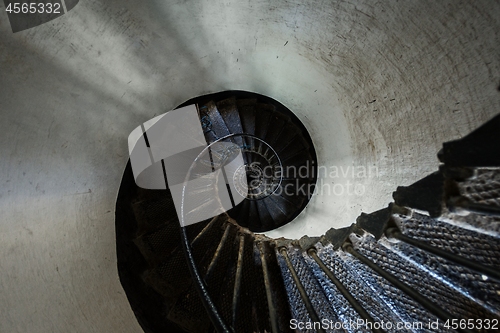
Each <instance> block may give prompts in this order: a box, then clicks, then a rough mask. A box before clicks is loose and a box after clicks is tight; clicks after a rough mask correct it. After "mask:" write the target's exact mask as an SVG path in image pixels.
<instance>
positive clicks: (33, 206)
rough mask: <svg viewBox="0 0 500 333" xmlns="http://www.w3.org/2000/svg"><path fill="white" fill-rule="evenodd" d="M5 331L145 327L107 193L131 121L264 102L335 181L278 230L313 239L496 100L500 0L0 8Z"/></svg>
mask: <svg viewBox="0 0 500 333" xmlns="http://www.w3.org/2000/svg"><path fill="white" fill-rule="evenodd" d="M0 10H1V13H0V36H1V37H0V83H1V86H2V89H1V90H0V110H1V111H0V112H1V115H2V121H1V122H0V133H1V135H0V138H1V141H0V184H1V186H0V212H1V219H0V249H1V250H0V253H1V255H0V290H1V297H0V332H68V331H71V332H139V331H140V328H139V326H138V324H137V323H136V321H135V318H134V316H133V314H132V312H131V310H130V308H129V306H128V303H127V300H126V298H125V296H124V293H123V291H122V289H121V287H120V284H119V281H118V276H117V272H116V262H115V241H114V214H113V213H114V203H115V199H116V193H117V190H118V186H119V182H120V177H121V175H122V171H123V168H124V166H125V163H126V161H127V146H126V143H127V136H128V134H129V132H130V131H131V130H132V129H133V128H135V127H136V126H137V125H138V124H140V123H142V122H143V121H146V120H148V119H150V118H151V117H153V116H154V115H158V114H160V113H163V112H165V111H167V110H169V109H171V108H173V107H175V106H176V105H178V104H180V103H181V102H183V101H185V100H187V99H189V98H191V97H193V96H196V95H200V94H204V93H209V92H214V91H219V90H225V89H244V90H251V91H255V92H259V93H262V94H266V95H269V96H272V97H274V98H276V99H278V100H279V101H281V102H282V103H284V104H285V105H287V106H288V107H289V108H290V109H292V110H293V111H294V112H296V114H297V115H298V117H299V118H300V119H301V120H302V121H303V122H304V124H305V125H306V127H307V128H308V129H309V131H310V134H311V136H312V138H313V141H314V142H315V144H316V149H317V152H318V158H319V162H320V164H322V165H327V166H337V167H340V166H343V167H345V168H347V167H348V166H351V167H352V166H354V167H357V166H365V167H368V166H373V165H375V166H377V168H378V177H372V178H356V177H355V179H350V178H349V176H348V177H345V178H343V177H340V178H332V179H325V180H324V181H325V182H336V183H340V184H342V183H345V182H346V181H348V180H351V181H353V182H358V183H360V184H362V185H364V186H365V190H366V191H365V194H364V195H363V196H360V197H358V196H355V195H351V196H349V195H343V196H336V195H330V196H325V195H323V196H317V197H315V198H314V199H313V200H312V201H311V203H310V205H309V206H308V208H307V209H306V211H305V212H304V214H302V215H301V216H299V218H297V220H296V221H294V222H293V223H292V225H291V226H289V227H287V228H285V230H281V231H279V232H274V233H271V234H272V235H274V236H276V235H285V236H289V237H297V236H300V235H302V234H304V233H307V234H309V235H318V234H321V233H323V232H324V231H325V230H326V229H328V228H329V227H332V226H337V227H338V226H344V225H349V224H351V223H352V222H354V219H355V217H356V216H357V215H358V214H359V213H360V212H361V211H365V212H370V211H373V210H376V209H379V208H382V207H384V206H385V205H386V204H387V203H388V202H390V201H391V192H392V191H393V190H394V189H395V187H396V186H397V185H408V184H410V183H412V182H414V181H415V180H417V179H419V178H421V177H423V176H424V175H426V174H427V173H430V172H432V171H434V170H435V169H436V167H437V165H438V163H437V159H436V157H435V155H436V152H437V151H438V150H439V147H440V145H441V142H443V141H446V140H450V139H455V138H459V137H461V136H462V135H465V134H466V133H468V132H469V131H470V130H472V129H474V128H475V127H477V126H478V125H480V124H481V123H483V122H484V121H486V120H488V119H489V118H491V117H492V116H493V115H494V114H495V113H496V112H498V111H500V108H499V106H500V92H499V91H498V89H499V85H500V57H499V54H500V37H499V32H500V21H499V18H500V3H499V2H498V1H491V0H484V1H469V2H458V1H439V2H435V1H399V2H395V1H386V2H377V3H375V2H373V1H352V2H339V1H298V2H296V1H273V2H271V3H270V2H269V1H240V2H229V1H220V0H213V1H199V2H194V1H178V2H175V1H160V0H155V1H126V0H120V1H118V0H109V1H95V0H88V1H85V0H81V1H80V3H79V4H78V6H77V7H76V8H75V9H73V10H72V11H70V12H69V13H68V14H66V15H64V16H62V17H60V18H58V19H56V20H54V21H51V22H50V23H46V24H44V25H42V26H39V27H37V28H34V29H31V30H27V31H23V32H20V33H17V34H12V33H11V32H10V28H9V26H8V21H7V16H6V14H5V10H4V8H3V4H0Z"/></svg>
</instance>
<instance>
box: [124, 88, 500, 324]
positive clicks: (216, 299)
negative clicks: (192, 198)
mask: <svg viewBox="0 0 500 333" xmlns="http://www.w3.org/2000/svg"><path fill="white" fill-rule="evenodd" d="M263 99H266V102H267V103H264V101H263ZM192 103H198V109H199V117H200V121H201V123H202V126H203V129H204V132H205V138H206V140H207V144H210V143H211V142H214V141H216V140H217V139H219V138H221V137H226V136H228V135H231V134H249V135H251V136H234V137H232V139H233V140H235V143H236V144H238V145H239V146H240V147H241V149H242V151H243V153H244V155H245V162H246V165H247V166H248V165H251V164H252V163H256V162H260V163H258V165H263V164H265V163H267V161H268V160H269V159H271V160H272V159H273V158H274V159H276V161H275V163H277V161H280V163H282V164H283V169H286V167H287V166H289V165H294V166H296V167H300V166H303V165H305V166H309V167H310V166H312V165H314V163H312V162H313V161H314V159H313V157H312V156H315V153H314V149H312V146H311V144H312V143H311V141H310V139H308V138H309V136H308V135H307V132H305V129H304V128H300V123H298V120H297V119H295V118H294V117H293V115H291V114H289V116H291V117H292V119H293V120H292V119H290V118H289V117H287V116H285V115H286V114H287V112H288V111H287V112H285V111H286V109H285V108H284V107H283V106H282V105H279V103H276V102H273V101H272V100H271V99H269V98H264V97H263V96H258V95H256V94H252V93H245V92H232V91H230V92H224V93H219V94H213V95H210V96H202V97H199V98H197V99H195V100H190V101H188V102H186V103H185V104H186V105H188V104H192ZM277 109H281V111H277ZM278 112H280V113H279V114H278ZM272 118H275V119H274V120H272V121H270V119H272ZM498 129H500V116H497V117H495V118H494V119H492V120H491V121H490V122H488V123H487V124H485V125H484V126H482V127H481V128H480V129H478V130H476V131H474V132H473V133H471V134H470V135H468V136H466V137H465V138H463V139H462V140H459V141H455V142H449V143H445V144H444V146H443V149H442V150H441V151H440V153H439V156H440V159H441V162H442V163H443V164H442V165H441V166H440V169H439V171H436V172H434V173H432V174H430V175H429V176H427V177H425V178H423V179H422V180H420V181H418V182H416V183H414V184H413V185H411V186H408V187H399V188H398V189H397V191H396V192H394V195H393V197H394V200H395V202H394V203H391V204H390V205H389V207H387V208H383V209H381V210H379V211H376V212H374V213H371V214H362V215H360V216H359V217H358V219H357V221H356V223H354V224H352V225H351V226H349V227H345V228H340V229H330V230H328V231H327V232H326V233H325V234H324V235H323V236H321V237H308V236H304V237H302V238H300V239H295V240H293V239H285V238H278V239H273V238H269V237H266V236H265V235H264V234H256V233H254V232H255V231H265V230H272V229H274V228H276V227H279V226H282V225H284V224H286V223H287V222H289V221H291V220H292V219H293V218H294V217H295V216H296V215H297V214H298V213H300V210H301V209H302V208H303V207H304V206H305V204H306V203H307V201H308V200H309V199H310V196H307V195H306V196H303V195H301V194H300V192H298V191H297V187H298V184H299V183H298V182H296V180H300V182H310V183H311V184H314V183H315V179H314V178H311V177H305V178H290V177H289V175H285V174H284V173H280V174H279V175H277V176H276V175H274V174H273V175H271V177H270V179H267V181H269V183H270V184H272V183H273V180H275V178H279V179H280V182H279V185H278V186H280V187H283V186H286V185H285V184H286V181H289V182H291V183H292V184H293V186H295V187H294V188H293V189H291V190H290V192H289V193H288V194H284V192H283V191H274V188H273V191H269V192H266V188H267V187H266V188H264V189H263V188H262V182H263V180H261V179H260V180H258V181H257V186H256V187H255V188H254V190H255V191H256V192H253V191H249V193H248V197H247V199H246V200H244V201H243V202H242V203H240V204H239V205H238V206H236V207H235V208H233V209H232V210H230V211H228V212H227V214H226V213H224V214H222V215H219V216H217V217H214V218H212V219H209V220H207V221H205V222H201V223H198V224H195V225H191V226H188V227H186V231H187V234H188V241H189V242H190V244H191V247H192V251H193V258H194V264H195V266H197V269H198V271H199V273H200V275H201V277H202V280H203V283H204V285H205V287H206V290H207V291H208V297H209V298H210V300H211V301H212V302H213V304H214V305H215V306H214V307H213V308H210V309H205V308H204V304H203V299H202V298H203V297H207V296H201V297H200V295H199V291H198V288H197V285H196V282H195V281H194V280H192V279H191V277H190V272H189V267H188V264H187V262H186V258H185V253H184V252H185V249H184V248H183V246H182V240H181V236H180V235H181V234H180V226H179V224H180V222H179V218H178V216H177V213H176V210H175V208H174V205H173V201H172V198H171V196H170V194H169V191H168V190H166V191H165V190H143V189H140V188H138V187H137V186H135V185H134V179H133V176H132V171H131V169H130V166H128V167H127V169H126V171H125V174H124V178H123V180H122V186H121V189H120V193H119V198H118V202H117V212H116V214H117V219H116V230H117V241H118V247H117V249H118V267H119V272H120V277H121V280H122V284H123V286H124V288H125V291H126V292H127V295H128V297H129V300H130V302H131V306H132V308H133V310H134V311H135V313H136V316H137V318H138V320H139V322H140V323H141V325H142V326H143V328H144V330H145V331H146V332H163V331H166V330H168V331H178V332H200V333H201V332H212V331H216V329H217V330H218V331H229V332H230V331H234V332H288V331H293V329H295V328H298V329H299V331H305V332H309V331H310V332H329V331H348V332H357V331H363V332H365V331H366V332H369V331H374V332H392V331H398V330H401V329H403V330H406V331H410V332H411V331H415V332H419V331H436V332H448V331H457V332H470V331H489V330H488V329H485V328H482V329H478V328H479V326H481V325H482V321H483V320H485V321H486V320H487V321H488V322H489V323H491V325H490V324H488V325H489V327H490V328H492V327H493V326H495V324H494V323H497V322H498V319H500V295H499V293H498V290H499V289H500V274H499V273H498V271H497V268H498V267H499V258H500V256H499V254H500V252H499V251H500V242H499V240H500V234H499V232H500V224H499V222H500V220H499V217H498V216H499V214H500V202H499V200H500V197H499V187H498V179H499V177H500V173H499V170H500V169H499V167H500V153H499V151H498V149H491V148H490V146H489V143H491V142H497V141H498V140H499V139H500V134H499V132H498ZM271 132H274V133H271ZM238 140H239V141H238ZM257 140H262V141H257ZM261 142H262V143H267V144H269V145H270V147H272V148H273V149H271V148H269V147H268V146H266V145H262V143H261ZM290 143H293V144H290ZM275 154H277V156H279V158H278V157H276V155H275ZM271 163H273V162H271ZM311 169H314V168H311ZM246 172H247V175H248V177H249V179H251V178H252V175H253V174H254V170H253V169H251V168H247V169H246ZM307 174H309V175H314V174H315V172H314V170H311V172H310V173H306V175H307ZM274 176H276V177H274ZM273 177H274V178H273ZM264 181H266V180H264ZM271 187H272V186H271ZM205 193H207V196H206V197H204V196H203V195H202V194H203V192H202V193H201V195H200V193H197V194H196V195H197V198H199V200H200V205H202V204H203V203H204V202H205V201H207V200H214V198H213V197H211V195H212V194H213V192H212V191H206V192H205ZM188 195H189V194H188ZM207 312H208V313H207ZM210 317H212V318H210ZM214 318H215V319H214ZM210 319H212V321H213V322H211V320H210ZM453 319H458V320H462V325H458V324H456V325H457V326H456V327H454V326H453V325H455V324H453ZM470 320H472V322H471V321H470ZM218 321H220V322H218ZM314 323H316V324H314ZM342 323H344V324H346V325H347V326H342ZM352 323H356V324H352ZM361 323H362V324H361ZM403 323H404V324H403ZM464 323H467V325H465V324H464ZM471 323H473V324H471ZM478 323H481V325H479V324H478ZM308 324H309V325H311V326H310V327H308V326H307V325H308ZM299 325H301V326H299ZM314 325H316V326H314ZM339 325H341V326H339ZM398 325H410V326H403V327H398ZM420 325H421V326H420Z"/></svg>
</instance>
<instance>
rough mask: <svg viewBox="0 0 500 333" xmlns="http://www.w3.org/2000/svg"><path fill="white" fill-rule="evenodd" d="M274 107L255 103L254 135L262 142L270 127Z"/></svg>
mask: <svg viewBox="0 0 500 333" xmlns="http://www.w3.org/2000/svg"><path fill="white" fill-rule="evenodd" d="M275 109H276V108H275V107H274V106H273V105H269V104H263V103H257V104H256V105H255V135H256V136H257V137H258V138H260V139H262V140H264V139H265V137H266V134H267V132H268V129H269V126H270V120H271V115H272V114H273V113H274V111H275Z"/></svg>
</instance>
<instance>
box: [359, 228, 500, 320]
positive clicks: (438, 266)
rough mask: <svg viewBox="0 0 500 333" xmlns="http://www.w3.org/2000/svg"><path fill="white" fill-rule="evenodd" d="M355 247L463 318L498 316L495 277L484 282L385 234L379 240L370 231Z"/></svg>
mask: <svg viewBox="0 0 500 333" xmlns="http://www.w3.org/2000/svg"><path fill="white" fill-rule="evenodd" d="M354 248H355V249H356V250H358V252H360V253H361V254H363V255H364V256H365V257H367V258H368V259H370V260H371V261H373V262H376V263H377V265H378V266H379V267H381V268H383V269H384V270H385V271H387V272H389V273H391V274H392V275H394V276H396V277H397V278H398V279H399V280H400V281H402V282H404V283H406V284H407V285H409V286H410V287H412V288H414V289H416V290H417V291H418V292H419V293H420V294H421V295H423V296H425V297H426V298H427V299H429V300H431V301H432V302H434V303H435V304H437V305H438V306H440V307H441V308H443V309H446V310H447V311H449V312H451V313H454V314H457V315H459V316H460V317H462V318H494V317H495V316H492V313H491V312H490V311H491V309H494V308H498V307H499V305H500V297H499V295H497V293H496V291H495V290H499V289H500V284H499V283H497V282H495V281H492V280H491V279H489V281H483V279H482V278H481V274H477V273H474V272H471V271H470V270H468V269H466V268H463V267H461V266H459V265H456V264H453V263H450V262H449V261H447V260H445V259H442V258H439V257H436V256H435V255H433V254H431V253H427V252H425V251H422V250H420V249H418V248H415V247H413V246H410V245H408V244H405V243H404V242H398V243H395V244H393V243H391V242H390V241H389V240H387V238H385V237H384V238H382V239H380V240H379V242H377V241H376V240H375V238H373V237H372V236H371V235H368V234H367V235H366V236H364V237H362V238H361V239H360V240H359V241H358V242H356V243H355V244H354ZM437 276H439V278H438V277H437ZM421 281H425V283H421ZM471 285H474V289H473V290H470V287H471ZM471 292H472V293H471ZM468 295H469V297H467V296H468ZM488 303H489V306H488ZM485 306H487V307H489V309H490V311H488V310H486V309H485V308H484V307H485Z"/></svg>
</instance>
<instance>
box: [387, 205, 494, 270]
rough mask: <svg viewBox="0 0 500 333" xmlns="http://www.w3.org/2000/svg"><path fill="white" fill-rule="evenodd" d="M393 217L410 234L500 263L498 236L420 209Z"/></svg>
mask: <svg viewBox="0 0 500 333" xmlns="http://www.w3.org/2000/svg"><path fill="white" fill-rule="evenodd" d="M392 218H393V220H394V221H396V223H397V224H398V226H399V228H400V230H401V232H402V233H403V234H404V235H406V236H408V237H411V238H413V239H416V240H420V241H423V242H426V243H427V244H429V245H432V246H434V247H437V248H439V249H442V250H445V251H448V252H451V253H454V254H457V255H460V256H462V257H464V258H467V259H470V260H473V261H476V262H479V263H481V264H483V265H486V266H492V267H500V242H499V240H498V238H496V237H494V236H491V235H488V234H483V233H479V232H477V231H473V230H469V229H465V228H462V227H461V226H458V225H455V224H452V223H449V222H451V221H442V220H440V219H435V218H431V217H429V216H425V215H422V214H419V213H416V212H413V213H412V216H411V217H410V216H405V215H397V214H393V216H392Z"/></svg>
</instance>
